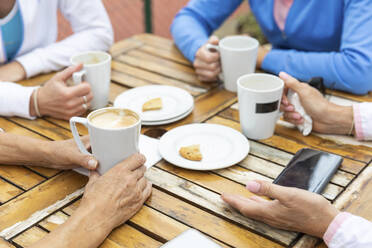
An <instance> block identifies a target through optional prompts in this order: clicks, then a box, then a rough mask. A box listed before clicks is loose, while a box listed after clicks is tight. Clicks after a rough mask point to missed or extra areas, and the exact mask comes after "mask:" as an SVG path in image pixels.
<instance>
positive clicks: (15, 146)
mask: <svg viewBox="0 0 372 248" xmlns="http://www.w3.org/2000/svg"><path fill="white" fill-rule="evenodd" d="M52 149H53V148H52V144H51V142H49V141H43V140H39V139H34V138H31V137H27V136H19V135H15V134H10V133H0V164H12V165H37V166H45V167H47V166H48V165H50V163H51V154H52V153H51V150H52Z"/></svg>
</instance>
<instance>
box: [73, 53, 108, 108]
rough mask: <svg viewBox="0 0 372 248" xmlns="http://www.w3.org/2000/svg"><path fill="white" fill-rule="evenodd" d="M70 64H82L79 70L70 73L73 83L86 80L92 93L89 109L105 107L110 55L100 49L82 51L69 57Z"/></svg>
mask: <svg viewBox="0 0 372 248" xmlns="http://www.w3.org/2000/svg"><path fill="white" fill-rule="evenodd" d="M70 62H71V64H72V65H78V64H80V63H82V64H84V67H83V69H82V70H81V71H79V72H75V73H74V74H73V75H72V79H73V81H74V84H79V83H81V82H82V81H83V80H84V81H87V82H88V83H89V84H90V86H91V88H92V93H93V100H92V101H91V109H99V108H103V107H106V105H107V103H108V98H109V91H110V80H111V55H110V54H108V53H105V52H100V51H90V52H83V53H80V54H77V55H74V56H72V57H71V60H70Z"/></svg>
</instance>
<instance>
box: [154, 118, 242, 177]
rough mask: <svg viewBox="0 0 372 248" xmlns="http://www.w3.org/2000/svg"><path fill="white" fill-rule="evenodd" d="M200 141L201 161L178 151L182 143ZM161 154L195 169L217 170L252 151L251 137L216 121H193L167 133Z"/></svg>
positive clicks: (176, 163)
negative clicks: (250, 146) (211, 122)
mask: <svg viewBox="0 0 372 248" xmlns="http://www.w3.org/2000/svg"><path fill="white" fill-rule="evenodd" d="M197 144H199V145H200V150H201V153H202V156H203V159H202V160H201V161H191V160H187V159H185V158H183V157H181V156H180V155H179V149H180V148H181V147H183V146H189V145H197ZM159 152H160V154H161V156H162V157H163V158H164V159H165V160H167V161H168V162H169V163H171V164H174V165H176V166H179V167H182V168H186V169H192V170H217V169H222V168H226V167H229V166H232V165H235V164H237V163H239V162H240V161H241V160H243V159H244V158H245V157H246V156H247V155H248V152H249V142H248V139H247V138H246V137H245V136H244V135H243V134H241V133H240V132H238V131H236V130H234V129H232V128H229V127H226V126H222V125H216V124H190V125H185V126H181V127H177V128H175V129H172V130H170V131H168V132H167V133H165V134H164V135H163V136H162V137H161V139H160V143H159Z"/></svg>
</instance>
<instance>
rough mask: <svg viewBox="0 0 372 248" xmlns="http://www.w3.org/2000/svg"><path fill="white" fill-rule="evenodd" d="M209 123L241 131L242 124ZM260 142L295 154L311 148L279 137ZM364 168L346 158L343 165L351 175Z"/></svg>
mask: <svg viewBox="0 0 372 248" xmlns="http://www.w3.org/2000/svg"><path fill="white" fill-rule="evenodd" d="M208 122H209V123H217V124H221V125H226V126H229V127H232V128H234V129H236V130H239V131H240V124H239V123H238V122H236V121H233V120H231V119H226V118H222V117H220V116H215V117H213V118H211V119H210V120H209V121H208ZM260 142H261V143H263V144H265V145H268V146H271V147H275V148H277V149H281V150H284V151H286V152H290V153H293V154H294V153H296V152H297V151H298V150H300V149H302V148H309V146H308V145H304V144H299V143H297V142H295V141H293V140H289V139H286V138H284V137H281V136H278V135H274V136H272V137H271V138H270V139H267V140H260ZM364 166H366V163H363V162H359V161H355V160H351V159H348V158H344V162H343V163H342V165H341V169H342V170H344V171H347V172H349V173H353V174H358V173H359V172H360V171H361V170H362V169H363V168H364Z"/></svg>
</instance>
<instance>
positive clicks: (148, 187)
mask: <svg viewBox="0 0 372 248" xmlns="http://www.w3.org/2000/svg"><path fill="white" fill-rule="evenodd" d="M151 191H152V183H150V182H149V181H147V183H146V187H145V189H144V190H143V193H142V204H143V203H145V201H146V200H147V198H149V196H150V195H151Z"/></svg>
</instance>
